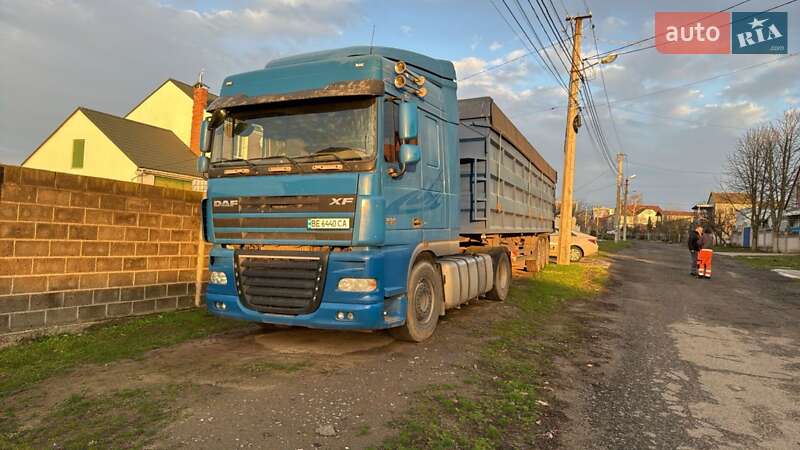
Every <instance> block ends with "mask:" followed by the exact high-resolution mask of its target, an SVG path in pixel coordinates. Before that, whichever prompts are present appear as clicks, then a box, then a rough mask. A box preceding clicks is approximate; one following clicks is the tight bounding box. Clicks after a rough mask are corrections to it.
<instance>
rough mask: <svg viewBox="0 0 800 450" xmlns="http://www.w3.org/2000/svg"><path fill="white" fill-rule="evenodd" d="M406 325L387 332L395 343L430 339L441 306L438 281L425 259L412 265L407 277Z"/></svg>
mask: <svg viewBox="0 0 800 450" xmlns="http://www.w3.org/2000/svg"><path fill="white" fill-rule="evenodd" d="M407 297H408V304H407V306H406V323H405V325H403V326H402V327H398V328H392V329H390V330H389V332H390V333H391V334H392V336H394V337H395V338H396V339H400V340H403V341H410V342H422V341H424V340H425V339H428V338H429V337H431V336H432V335H433V332H434V331H435V330H436V324H437V323H438V322H439V314H440V313H441V308H442V307H443V305H444V290H443V286H442V277H441V275H440V274H439V272H438V271H437V270H436V268H435V267H434V265H433V263H431V261H429V260H428V259H421V260H419V261H417V262H416V263H415V264H414V267H413V268H412V269H411V273H410V274H409V275H408V294H407Z"/></svg>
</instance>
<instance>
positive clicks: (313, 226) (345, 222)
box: [307, 217, 350, 230]
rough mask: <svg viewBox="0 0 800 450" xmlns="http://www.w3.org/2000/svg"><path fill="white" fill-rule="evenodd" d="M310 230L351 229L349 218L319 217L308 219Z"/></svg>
mask: <svg viewBox="0 0 800 450" xmlns="http://www.w3.org/2000/svg"><path fill="white" fill-rule="evenodd" d="M307 228H308V229H309V230H347V229H349V228H350V218H349V217H317V218H312V219H308V225H307Z"/></svg>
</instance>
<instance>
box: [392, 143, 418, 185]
mask: <svg viewBox="0 0 800 450" xmlns="http://www.w3.org/2000/svg"><path fill="white" fill-rule="evenodd" d="M419 160H420V153H419V145H416V144H403V145H401V146H400V169H399V170H398V169H395V168H394V167H392V168H391V169H389V176H391V177H392V178H400V177H402V176H403V174H405V173H406V169H408V165H409V164H415V163H418V162H419Z"/></svg>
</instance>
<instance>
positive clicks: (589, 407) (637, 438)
mask: <svg viewBox="0 0 800 450" xmlns="http://www.w3.org/2000/svg"><path fill="white" fill-rule="evenodd" d="M688 259H689V258H688V251H687V250H685V249H684V248H683V247H682V246H676V245H666V244H656V243H637V244H636V245H635V246H634V248H632V249H628V250H626V251H624V252H622V253H620V254H617V255H615V256H613V260H614V263H613V265H612V268H611V288H610V291H609V292H608V294H607V295H606V296H605V297H606V298H605V299H604V300H603V301H604V302H606V303H607V304H610V305H613V306H614V308H611V309H612V310H613V312H611V313H609V314H605V315H604V316H603V320H602V321H595V322H596V323H595V325H594V327H595V331H594V332H593V333H594V335H593V336H592V337H593V338H597V339H596V340H595V341H593V342H591V345H590V346H589V349H588V352H589V353H588V355H593V356H594V357H595V360H594V364H585V366H590V367H592V368H591V369H586V368H585V367H584V368H583V369H582V370H579V371H578V373H577V374H576V375H574V376H572V377H571V379H572V383H571V386H569V387H568V388H567V389H566V391H565V392H564V393H563V394H562V396H563V397H564V398H566V399H567V400H565V403H567V404H568V405H569V406H568V407H566V408H565V409H566V411H565V414H566V416H567V418H568V419H567V421H566V423H565V424H564V427H563V429H562V435H561V439H560V442H561V446H563V447H565V448H607V449H646V448H657V449H662V448H663V449H677V448H680V449H684V448H685V449H710V448H745V449H798V448H800V345H799V344H800V281H797V280H792V279H789V278H784V277H781V276H779V275H777V274H775V273H772V272H769V271H763V270H756V269H752V268H749V267H746V266H744V265H742V264H741V263H739V262H737V261H736V260H735V259H733V258H726V257H722V256H719V255H717V256H716V257H715V259H714V266H713V274H714V277H713V279H711V280H698V279H695V278H693V277H691V276H690V275H689V264H688ZM607 309H608V308H606V310H607ZM568 384H569V383H568ZM567 391H571V392H567Z"/></svg>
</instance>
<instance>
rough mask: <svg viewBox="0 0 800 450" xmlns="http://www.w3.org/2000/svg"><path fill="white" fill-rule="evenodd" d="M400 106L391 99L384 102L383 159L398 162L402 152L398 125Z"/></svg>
mask: <svg viewBox="0 0 800 450" xmlns="http://www.w3.org/2000/svg"><path fill="white" fill-rule="evenodd" d="M398 114H399V113H398V107H397V104H396V103H394V102H393V101H391V100H386V101H385V102H384V103H383V159H384V160H385V161H386V162H397V161H398V159H399V158H398V155H399V154H400V134H399V133H398V132H397V127H398V123H397V122H398Z"/></svg>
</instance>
